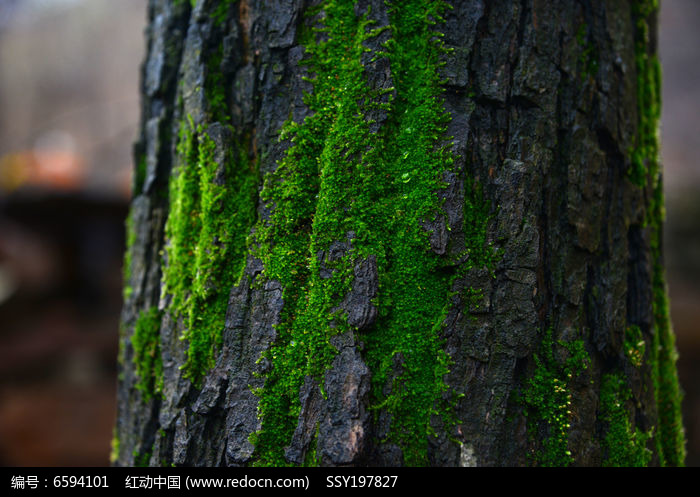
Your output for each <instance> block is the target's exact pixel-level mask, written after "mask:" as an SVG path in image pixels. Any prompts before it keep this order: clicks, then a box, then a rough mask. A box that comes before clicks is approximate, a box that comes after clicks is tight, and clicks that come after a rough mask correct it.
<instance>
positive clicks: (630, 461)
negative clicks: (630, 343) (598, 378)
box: [599, 374, 652, 467]
mask: <svg viewBox="0 0 700 497" xmlns="http://www.w3.org/2000/svg"><path fill="white" fill-rule="evenodd" d="M631 398H632V394H631V392H630V389H629V387H628V386H627V383H626V382H625V380H624V378H623V377H622V375H620V374H606V375H604V376H603V379H602V382H601V387H600V417H599V419H600V421H602V422H603V425H604V427H603V429H604V430H605V438H604V439H603V446H602V448H603V455H604V460H603V466H614V467H631V466H635V467H644V466H647V465H648V464H649V462H650V461H651V457H652V453H651V451H650V450H649V449H647V448H646V445H647V442H648V441H649V439H650V438H651V436H652V433H651V431H649V432H643V431H641V430H640V429H639V428H633V426H632V423H631V421H630V414H629V413H630V409H629V406H628V404H629V402H630V400H631Z"/></svg>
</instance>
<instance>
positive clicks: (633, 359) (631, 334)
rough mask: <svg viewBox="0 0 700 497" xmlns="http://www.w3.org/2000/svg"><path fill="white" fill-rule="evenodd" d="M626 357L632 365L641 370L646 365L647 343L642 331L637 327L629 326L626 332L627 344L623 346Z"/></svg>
mask: <svg viewBox="0 0 700 497" xmlns="http://www.w3.org/2000/svg"><path fill="white" fill-rule="evenodd" d="M623 349H624V351H625V356H626V357H627V359H629V361H630V363H632V365H633V366H634V367H636V368H639V367H641V366H642V364H643V363H644V352H645V349H646V343H645V342H644V338H643V337H642V330H641V329H640V328H639V326H637V325H631V326H628V327H627V329H626V330H625V342H624V344H623Z"/></svg>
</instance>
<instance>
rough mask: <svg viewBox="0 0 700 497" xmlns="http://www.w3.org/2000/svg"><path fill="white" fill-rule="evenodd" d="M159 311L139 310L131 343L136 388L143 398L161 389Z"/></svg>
mask: <svg viewBox="0 0 700 497" xmlns="http://www.w3.org/2000/svg"><path fill="white" fill-rule="evenodd" d="M161 317H162V315H161V313H160V311H158V309H157V308H156V307H151V308H150V309H148V310H147V311H141V313H140V314H139V317H138V319H137V320H136V324H135V325H134V334H133V335H132V336H131V343H132V345H133V347H134V364H135V365H136V374H137V375H138V377H139V380H138V383H136V388H138V389H139V390H141V392H142V393H143V396H144V399H149V398H151V397H152V396H153V395H154V394H156V393H159V392H162V390H163V359H162V357H161V352H160V322H161Z"/></svg>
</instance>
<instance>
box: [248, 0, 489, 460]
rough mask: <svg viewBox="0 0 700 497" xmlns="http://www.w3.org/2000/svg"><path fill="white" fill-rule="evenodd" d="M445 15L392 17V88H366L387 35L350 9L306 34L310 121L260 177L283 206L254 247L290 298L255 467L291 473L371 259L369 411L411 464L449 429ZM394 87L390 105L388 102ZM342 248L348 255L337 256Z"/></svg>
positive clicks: (472, 201) (479, 253) (421, 7)
mask: <svg viewBox="0 0 700 497" xmlns="http://www.w3.org/2000/svg"><path fill="white" fill-rule="evenodd" d="M445 7H446V5H445V4H444V3H443V2H428V1H419V0H412V1H407V2H402V3H401V6H400V8H395V9H392V11H391V12H390V15H391V25H390V26H389V27H388V28H387V29H390V31H391V36H392V37H391V39H390V41H389V42H388V43H387V44H386V45H385V47H384V49H383V51H382V53H377V54H375V56H376V57H386V58H388V59H389V62H390V64H391V68H392V77H393V80H394V84H395V88H391V89H386V90H377V89H371V88H369V87H368V84H367V76H366V74H365V69H364V66H363V64H362V57H363V55H364V54H365V53H366V52H367V48H365V46H364V42H365V41H366V40H368V39H370V38H372V37H374V36H377V35H378V34H379V33H380V32H381V31H382V30H381V29H377V28H375V27H374V26H373V24H372V22H371V21H370V20H369V19H368V18H367V17H366V16H364V17H360V18H358V17H357V16H356V15H355V13H354V5H352V3H351V2H335V1H328V2H324V4H323V5H322V6H321V7H320V8H322V9H323V11H324V12H325V16H319V17H318V18H321V17H322V21H319V23H317V24H316V26H315V27H314V28H313V29H306V30H304V31H302V40H301V42H302V43H303V44H304V45H305V47H306V56H307V58H306V59H305V60H304V61H303V62H302V63H304V64H307V65H308V66H309V70H310V73H311V75H312V76H311V78H310V81H311V82H312V83H313V86H314V89H313V92H312V93H311V94H308V95H306V99H305V102H306V104H307V105H308V106H309V108H310V109H311V110H312V114H311V115H310V116H309V117H307V118H306V119H305V120H304V122H302V123H294V122H291V121H290V122H288V123H286V124H285V126H284V129H283V134H282V138H283V139H286V138H289V139H291V142H292V146H291V148H290V149H289V150H288V152H287V155H286V157H285V158H284V159H283V160H282V161H281V162H280V164H279V167H278V169H277V170H276V171H275V172H274V173H271V174H269V175H268V176H267V177H266V179H265V187H264V190H263V193H262V195H263V199H264V200H265V201H266V202H267V203H268V204H269V205H270V206H273V207H274V211H273V214H272V216H271V218H270V219H269V220H268V221H265V222H261V223H259V225H258V227H257V228H256V236H255V242H256V243H255V244H254V246H255V247H257V248H256V249H254V251H255V253H256V255H257V256H258V257H260V258H261V259H262V261H263V263H264V267H265V276H266V277H267V278H269V279H271V280H277V281H279V282H280V283H281V284H282V287H283V299H284V303H285V305H284V309H283V312H282V316H281V322H280V323H279V325H278V326H277V334H278V336H277V340H276V342H275V344H274V345H273V347H272V348H271V349H270V351H269V353H268V354H267V356H268V358H269V359H270V362H271V364H272V368H271V372H270V373H269V374H268V375H267V376H266V380H265V387H264V388H263V389H262V390H261V391H258V392H257V394H258V395H259V396H260V404H259V411H260V416H261V419H262V429H261V430H260V432H258V433H257V434H256V435H255V437H253V442H254V443H255V444H256V456H255V457H256V458H257V464H260V465H284V464H287V461H286V460H285V459H284V447H285V446H287V445H288V444H289V441H290V439H291V436H292V434H293V431H294V428H295V427H296V424H297V421H298V416H299V413H300V405H299V390H300V387H301V385H302V384H303V381H304V378H305V377H306V376H307V375H308V376H312V377H314V378H316V379H317V381H318V383H319V384H320V385H321V386H322V385H323V375H324V373H325V371H326V370H327V369H328V367H329V366H330V364H331V362H332V360H333V358H334V356H335V354H336V353H337V351H336V349H335V348H334V347H333V346H332V345H331V344H330V339H331V337H332V336H333V335H335V334H338V333H341V332H343V331H344V330H347V329H348V326H349V325H348V323H347V316H346V315H345V313H344V312H342V311H340V310H339V308H338V305H339V304H340V302H341V301H342V299H343V297H344V296H345V295H346V294H347V293H348V292H349V291H350V289H351V288H352V282H353V278H354V276H353V267H354V265H355V264H356V263H357V262H358V261H361V260H364V259H367V258H369V257H370V256H372V257H373V260H375V261H376V264H377V271H378V275H379V293H378V296H377V298H376V299H375V302H374V305H376V306H377V308H378V315H379V317H378V318H377V322H376V323H375V325H374V326H373V328H372V329H371V330H369V331H367V333H366V334H364V333H363V334H362V335H361V336H360V337H359V338H360V340H361V341H362V342H363V343H364V357H365V360H366V362H367V364H368V366H369V367H370V369H371V370H372V373H373V376H372V377H373V388H372V397H373V408H374V410H375V412H379V410H382V409H383V410H386V411H388V412H389V414H390V416H391V419H392V425H391V429H390V433H389V434H388V440H390V441H393V442H395V443H397V444H398V445H399V446H400V447H401V448H402V449H403V452H404V458H405V463H406V464H408V465H422V464H427V438H428V436H430V435H431V434H432V431H431V428H430V421H431V418H432V417H433V416H434V415H436V414H437V415H439V416H442V417H443V418H444V419H445V420H446V421H448V422H454V420H452V419H451V418H450V416H449V414H448V411H449V405H445V404H449V402H448V401H444V400H443V399H445V398H447V399H450V398H452V396H451V395H450V393H449V392H447V390H448V387H447V386H446V385H445V384H444V380H443V377H444V375H445V374H446V373H447V372H448V369H449V362H450V360H449V357H447V355H446V354H445V352H444V351H443V349H442V340H441V338H440V335H441V328H442V326H443V320H444V318H445V316H446V313H447V308H448V305H449V302H450V296H451V294H450V288H451V282H452V280H453V278H454V277H456V274H455V271H453V270H450V269H449V268H448V267H447V262H446V261H445V260H444V259H443V258H441V257H439V256H437V255H436V254H434V253H433V252H432V251H431V250H430V241H429V236H430V233H429V232H428V231H427V230H426V229H425V228H424V227H423V226H424V225H425V223H427V222H430V221H432V220H434V219H435V216H441V215H444V214H443V213H442V212H441V210H440V200H439V198H438V196H437V192H438V191H439V190H440V189H441V188H443V187H444V183H443V180H442V177H443V173H444V172H445V171H446V170H449V169H450V168H451V167H452V165H453V157H452V155H451V153H450V151H449V148H448V140H447V139H446V138H445V137H444V131H445V126H446V124H447V122H448V120H449V116H448V115H446V114H445V112H444V110H443V106H442V102H441V100H440V93H441V89H440V77H439V72H438V69H439V55H440V53H441V51H442V50H443V49H442V45H441V42H440V41H439V40H440V38H439V34H438V33H436V32H434V31H433V27H434V25H435V23H436V22H437V21H439V20H440V13H441V12H442V11H443V10H444V8H445ZM319 11H320V9H316V10H313V11H312V12H311V13H310V15H311V16H316V15H317V14H318V13H319ZM321 22H322V24H320V23H321ZM394 91H395V98H386V95H387V93H392V94H393V92H394ZM377 109H381V110H383V111H386V113H387V115H388V118H387V120H386V122H385V123H384V124H383V126H382V127H381V128H380V129H379V130H378V131H377V132H372V131H371V130H370V128H371V126H370V125H371V123H370V122H369V121H368V119H367V118H366V116H367V115H368V113H369V111H371V110H377ZM468 190H469V192H468V196H469V200H468V202H467V205H466V207H465V209H466V212H465V214H466V216H465V217H466V218H467V219H469V220H470V221H473V224H469V225H468V226H467V228H468V229H467V231H468V232H469V233H470V234H473V236H472V238H470V241H469V244H468V245H469V247H474V252H473V254H471V253H470V255H471V257H470V258H469V261H470V262H469V264H468V265H469V266H470V267H472V266H475V265H477V264H482V263H484V259H485V257H486V255H485V254H487V253H488V251H487V250H486V249H485V247H484V245H485V234H484V230H485V218H484V217H483V215H482V214H483V212H482V208H481V204H480V203H479V200H478V199H477V195H476V193H475V192H476V191H477V189H476V188H473V189H472V188H471V185H468ZM472 232H473V233H472ZM334 243H335V244H341V245H343V246H344V247H345V249H344V250H342V251H340V253H341V255H339V256H333V257H331V256H329V253H331V250H330V249H331V247H332V246H333V244H334ZM336 246H337V245H336ZM321 269H323V271H321ZM465 270H466V268H465ZM397 363H400V369H401V373H400V374H399V375H398V377H395V373H396V369H395V367H394V365H395V364H397Z"/></svg>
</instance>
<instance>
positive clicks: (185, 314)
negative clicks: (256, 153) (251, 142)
mask: <svg viewBox="0 0 700 497" xmlns="http://www.w3.org/2000/svg"><path fill="white" fill-rule="evenodd" d="M234 144H235V141H234ZM222 146H223V145H222ZM225 148H226V150H223V151H219V152H221V153H220V154H219V155H217V145H216V144H215V142H214V140H213V139H212V138H211V137H210V136H209V135H208V134H207V132H206V130H205V129H204V128H203V127H202V126H198V127H196V128H195V127H194V126H193V125H192V123H184V122H183V123H181V128H180V139H179V143H178V167H177V168H176V170H175V171H174V173H173V175H172V176H171V181H170V197H169V198H170V209H169V215H168V220H167V223H166V227H165V233H166V238H167V248H166V252H167V265H166V266H165V268H164V271H163V283H164V285H163V292H164V294H167V295H170V296H171V301H170V305H169V311H170V312H171V313H172V314H173V315H174V316H175V317H177V318H182V319H183V321H184V332H183V335H182V338H183V339H184V340H187V341H188V343H189V347H188V351H187V361H186V363H185V364H184V365H183V369H185V371H186V373H185V374H186V377H188V378H190V379H192V380H193V381H195V382H197V381H199V379H201V377H202V376H203V375H204V374H205V373H206V372H207V371H208V370H209V369H210V368H212V367H213V366H214V361H215V354H216V351H217V350H218V348H219V347H220V345H221V340H222V331H223V327H224V320H225V316H226V306H227V302H228V295H229V292H230V290H231V288H232V286H233V285H234V284H236V283H237V282H238V281H239V280H240V276H241V274H242V270H243V267H244V263H245V257H246V252H247V249H246V238H247V234H248V232H249V230H250V227H251V226H252V224H253V222H254V219H255V199H256V184H257V171H256V168H255V167H253V165H252V164H250V162H249V161H248V158H247V154H245V153H243V152H240V151H239V150H238V149H237V148H236V147H235V146H234V147H231V148H228V147H227V146H226V147H225ZM221 157H223V160H222V159H221Z"/></svg>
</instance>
